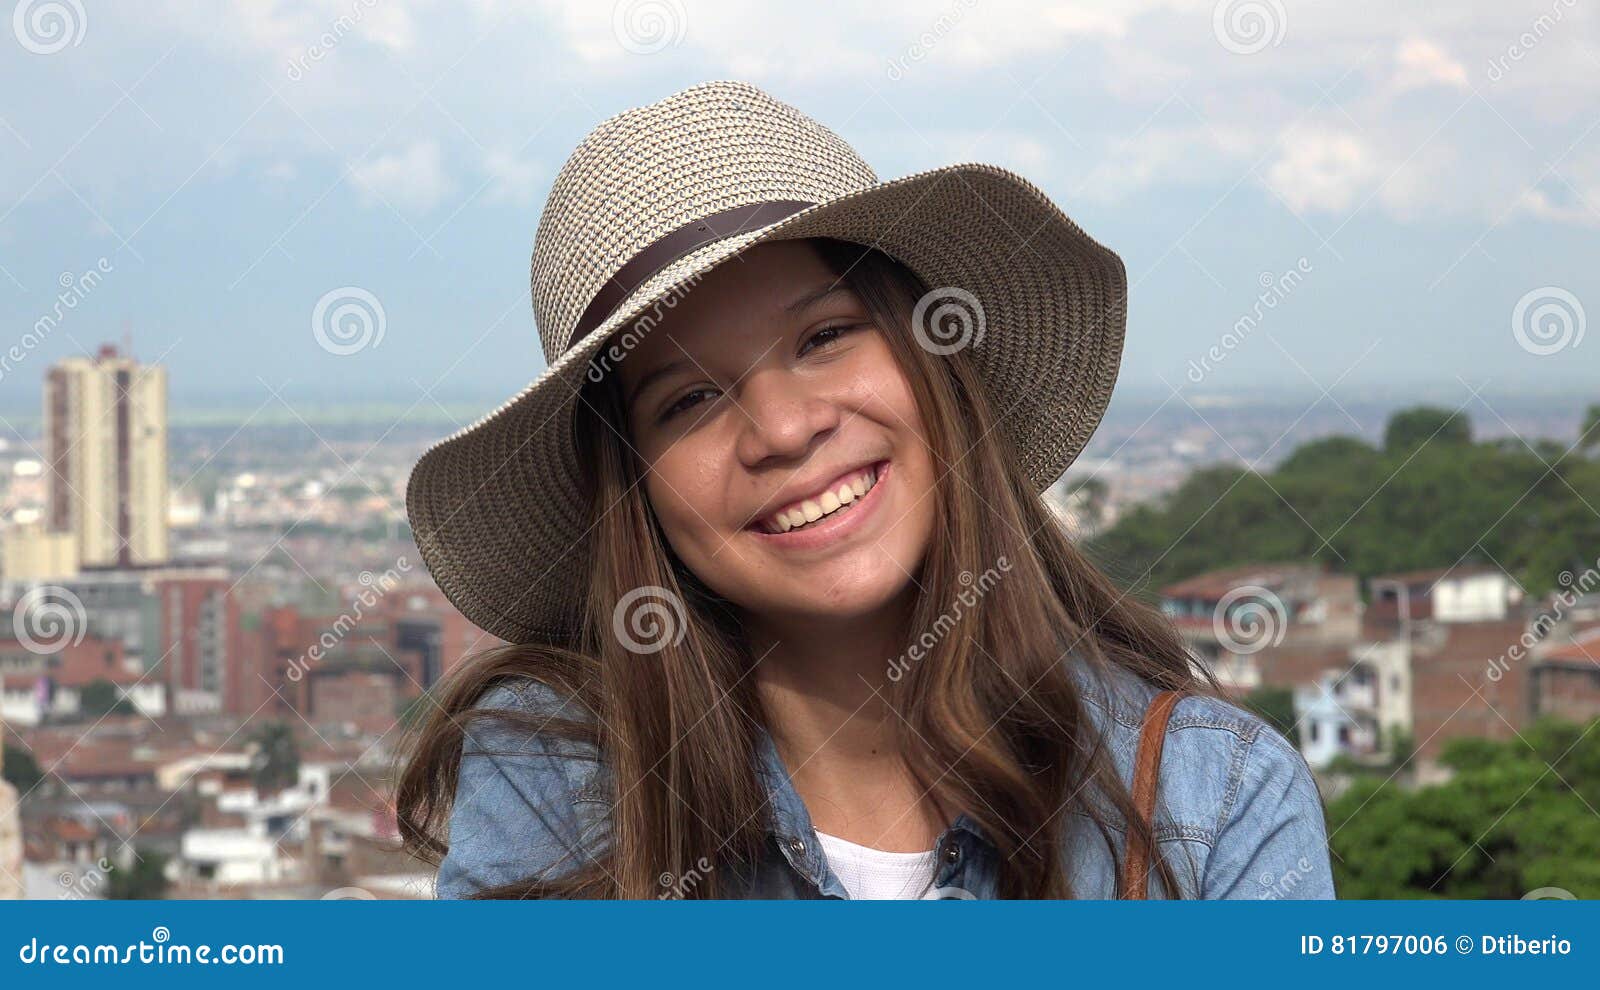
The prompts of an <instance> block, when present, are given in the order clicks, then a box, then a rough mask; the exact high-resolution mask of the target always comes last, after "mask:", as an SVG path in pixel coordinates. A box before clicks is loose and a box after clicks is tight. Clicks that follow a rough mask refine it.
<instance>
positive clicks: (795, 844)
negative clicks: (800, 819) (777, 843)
mask: <svg viewBox="0 0 1600 990" xmlns="http://www.w3.org/2000/svg"><path fill="white" fill-rule="evenodd" d="M789 851H790V852H792V853H794V854H795V855H796V856H804V855H805V854H806V844H805V843H804V842H802V841H800V840H799V839H798V838H794V839H790V840H789Z"/></svg>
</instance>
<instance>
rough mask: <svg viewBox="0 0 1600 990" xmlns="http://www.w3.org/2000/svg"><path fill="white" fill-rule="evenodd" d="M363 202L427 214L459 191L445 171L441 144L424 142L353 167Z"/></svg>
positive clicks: (351, 168) (353, 175)
mask: <svg viewBox="0 0 1600 990" xmlns="http://www.w3.org/2000/svg"><path fill="white" fill-rule="evenodd" d="M350 174H351V176H352V177H353V178H354V179H355V184H356V188H357V189H358V191H359V192H360V195H361V201H362V202H363V203H366V204H368V205H376V204H379V203H388V204H389V205H391V206H393V207H395V208H396V209H401V210H410V211H413V212H417V213H426V212H427V211H429V210H431V209H433V208H434V207H436V206H438V205H439V203H440V202H442V201H443V200H444V199H445V198H446V197H447V196H450V195H452V194H453V193H454V192H455V191H456V185H455V183H454V182H453V181H451V179H450V177H449V176H447V175H446V174H445V172H444V166H443V164H442V163H441V159H440V153H439V146H438V145H437V144H435V143H434V142H432V141H422V142H418V143H417V144H414V145H412V146H411V147H410V148H407V149H406V150H405V151H402V152H397V153H395V154H389V155H383V156H381V157H378V158H374V159H371V160H369V161H365V162H358V163H356V164H354V165H352V166H350Z"/></svg>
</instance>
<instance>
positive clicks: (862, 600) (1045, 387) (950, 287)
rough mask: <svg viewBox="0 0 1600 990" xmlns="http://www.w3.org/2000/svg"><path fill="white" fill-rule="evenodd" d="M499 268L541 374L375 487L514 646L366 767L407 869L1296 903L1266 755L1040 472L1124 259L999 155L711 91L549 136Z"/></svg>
mask: <svg viewBox="0 0 1600 990" xmlns="http://www.w3.org/2000/svg"><path fill="white" fill-rule="evenodd" d="M533 296H534V306H535V315H536V318H537V321H538V325H539V327H540V332H541V337H542V340H543V343H544V348H545V356H546V358H547V360H548V361H549V362H550V369H549V370H548V371H547V372H546V373H545V374H544V375H542V376H541V377H540V378H539V379H538V380H537V381H536V382H534V383H533V384H532V385H530V386H529V387H528V389H526V390H525V391H524V392H523V393H521V394H520V395H519V396H517V397H516V398H515V399H514V400H512V401H511V402H509V403H507V404H506V405H505V406H503V407H502V408H501V409H499V410H497V411H496V412H495V413H493V414H491V415H490V416H489V417H486V418H485V419H484V420H482V421H480V422H479V423H476V424H474V425H473V426H471V427H469V428H468V429H466V430H463V431H461V432H460V433H458V434H456V435H455V436H453V437H451V438H449V439H447V440H446V441H443V442H441V443H440V444H438V445H435V447H433V448H432V449H430V450H429V451H428V452H427V453H426V454H425V455H424V456H423V458H422V459H421V460H420V461H419V463H418V465H417V467H416V470H415V471H414V472H413V474H412V478H411V481H410V484H409V487H408V492H407V507H408V511H409V513H410V516H411V520H412V525H413V529H414V532H415V534H416V538H417V541H418V546H419V548H420V549H421V551H422V555H423V558H424V560H425V562H426V563H427V565H428V568H429V570H430V572H431V573H432V574H433V576H434V578H435V580H436V581H437V582H438V584H439V586H440V587H441V588H442V589H443V590H444V592H445V593H446V594H447V595H448V596H449V597H450V599H451V600H452V601H453V602H454V603H455V604H456V605H457V606H458V607H459V608H460V609H461V611H462V612H463V613H464V614H465V615H466V616H467V617H468V618H470V619H472V620H473V621H474V622H476V623H477V624H478V625H479V626H481V627H483V628H484V629H486V630H488V631H490V632H492V633H494V634H496V635H497V636H500V637H501V638H502V639H504V640H506V642H507V644H508V645H505V646H500V647H495V648H492V649H488V650H485V651H483V652H481V653H478V654H475V655H473V656H471V657H469V658H468V659H467V661H466V662H464V663H463V664H462V665H461V666H460V667H458V668H457V669H456V670H454V671H453V672H452V673H451V674H450V675H449V676H448V677H447V678H446V679H445V681H443V682H442V683H441V684H440V685H438V686H436V688H435V690H434V692H433V701H434V702H435V705H433V706H432V714H431V716H430V717H429V718H427V719H426V720H425V723H424V724H423V725H422V727H421V729H420V731H419V733H418V736H417V738H416V741H415V746H414V748H413V749H412V750H411V753H410V757H409V761H408V762H407V764H406V765H405V767H404V770H403V773H402V776H401V780H400V785H399V789H398V794H397V804H398V815H399V823H400V829H401V833H402V836H403V837H404V839H405V841H406V844H407V846H408V848H409V849H410V850H411V851H413V852H414V853H415V854H417V855H418V856H421V857H422V858H424V859H427V860H429V861H431V862H435V863H437V864H438V865H439V876H438V890H439V894H440V896H445V897H467V896H476V897H493V896H509V897H528V896H541V897H628V898H652V897H782V898H815V897H836V898H863V897H873V898H879V897H923V898H929V897H978V898H993V897H1006V898H1048V897H1138V896H1146V895H1147V894H1150V895H1159V896H1167V897H1191V898H1192V897H1201V898H1223V897H1285V896H1293V897H1329V896H1332V893H1333V890H1332V882H1331V878H1330V873H1329V868H1328V858H1327V848H1326V838H1325V833H1324V827H1323V819H1322V810H1321V804H1320V800H1319V798H1318V795H1317V791H1316V787H1315V784H1314V783H1313V781H1312V779H1311V776H1310V773H1309V771H1308V770H1307V768H1306V766H1305V763H1304V761H1303V760H1301V758H1300V757H1299V754H1298V753H1297V752H1296V751H1295V750H1294V748H1293V747H1292V746H1290V745H1289V744H1288V743H1287V742H1286V741H1285V740H1284V739H1283V738H1282V737H1280V736H1279V735H1278V734H1277V733H1275V732H1274V731H1273V730H1272V729H1270V728H1269V727H1267V726H1266V725H1265V724H1264V723H1263V722H1262V721H1261V720H1260V719H1258V718H1256V717H1254V716H1253V715H1250V714H1248V713H1246V712H1245V711H1243V710H1241V709H1239V708H1237V707H1235V706H1233V705H1232V704H1229V703H1228V702H1226V701H1224V700H1222V699H1220V698H1219V697H1216V696H1215V695H1216V692H1215V685H1214V684H1213V683H1212V682H1211V681H1210V678H1209V676H1208V675H1207V674H1205V673H1204V671H1202V670H1199V669H1197V667H1196V666H1195V664H1194V663H1193V661H1192V660H1191V657H1190V655H1189V653H1188V651H1187V650H1186V648H1185V647H1184V644H1183V642H1182V640H1181V638H1180V637H1179V636H1178V634H1177V633H1176V631H1175V630H1174V629H1173V628H1172V626H1171V624H1170V623H1169V622H1168V621H1167V620H1166V619H1165V618H1164V617H1163V616H1161V615H1160V614H1159V613H1158V612H1156V611H1154V610H1152V609H1150V608H1149V607H1148V606H1146V605H1144V604H1142V603H1140V602H1138V601H1136V600H1134V599H1132V598H1129V597H1128V596H1127V595H1126V593H1124V592H1123V591H1121V590H1119V589H1118V588H1117V586H1116V585H1115V584H1113V583H1112V582H1111V581H1110V580H1109V579H1108V578H1107V577H1105V576H1104V575H1103V574H1101V573H1100V572H1099V571H1098V570H1097V569H1096V568H1095V567H1094V565H1093V564H1092V563H1091V562H1090V561H1089V560H1088V559H1087V558H1086V557H1085V556H1084V555H1083V554H1082V553H1081V552H1080V551H1079V550H1078V549H1077V548H1076V547H1075V546H1074V545H1073V543H1072V541H1071V540H1070V539H1069V538H1068V536H1067V535H1066V534H1065V533H1064V532H1063V531H1062V530H1061V529H1060V527H1059V524H1058V523H1057V522H1056V521H1055V520H1054V518H1053V516H1052V515H1051V514H1050V512H1049V511H1048V510H1047V509H1046V507H1045V506H1044V505H1043V504H1042V502H1041V501H1040V498H1039V493H1040V492H1041V491H1042V490H1043V489H1044V488H1045V487H1046V486H1048V485H1049V484H1050V482H1052V481H1053V480H1055V479H1056V478H1057V477H1059V476H1060V474H1061V473H1062V471H1063V470H1064V469H1065V468H1066V467H1067V466H1068V465H1069V464H1070V463H1071V462H1072V460H1073V459H1074V458H1075V457H1076V456H1077V454H1078V452H1079V451H1080V450H1081V449H1082V447H1083V445H1084V443H1085V442H1087V440H1088V437H1089V435H1090V433H1091V432H1092V431H1093V429H1094V427H1095V425H1096V424H1097V423H1098V421H1099V419H1100V416H1101V414H1102V413H1103V412H1104V408H1105V404H1106V402H1107V401H1108V400H1109V396H1110V390H1111V385H1112V383H1113V382H1114V380H1115V377H1116V373H1117V368H1118V365H1119V362H1120V356H1121V342H1122V333H1123V328H1124V323H1125V312H1126V306H1125V304H1126V281H1125V276H1124V272H1123V266H1122V263H1121V261H1120V259H1118V258H1117V257H1116V255H1115V254H1113V253H1112V252H1111V251H1109V250H1107V249H1106V248H1104V247H1103V246H1101V245H1099V244H1098V243H1096V242H1095V241H1093V240H1092V239H1091V238H1089V237H1088V236H1087V235H1086V234H1084V233H1083V232H1082V231H1081V230H1080V229H1079V228H1078V227H1077V226H1076V225H1075V224H1073V223H1072V221H1071V220H1069V219H1068V218H1067V217H1065V216H1064V215H1063V214H1062V213H1061V212H1060V211H1059V209H1057V208H1056V207H1055V206H1054V205H1053V204H1052V203H1051V202H1050V201H1049V200H1048V199H1047V198H1046V197H1045V196H1044V194H1043V193H1041V192H1039V190H1037V189H1036V188H1035V187H1033V186H1032V185H1031V184H1029V183H1028V182H1027V181H1026V180H1025V179H1022V178H1021V177H1019V176H1016V175H1014V174H1012V173H1010V172H1007V171H1005V170H1003V169H999V168H996V167H994V166H989V165H957V166H950V167H947V168H944V169H937V170H934V171H931V172H924V173H918V174H917V175H913V176H909V177H907V178H904V179H901V180H897V181H894V182H887V183H880V182H879V181H878V180H877V179H876V176H875V175H874V173H873V172H872V170H871V169H870V168H869V167H868V166H867V165H866V164H865V163H864V162H863V161H862V160H861V159H860V158H859V156H857V155H856V154H855V152H854V151H853V150H852V149H851V148H850V147H849V146H848V145H847V144H845V143H844V142H843V141H842V140H841V139H840V138H839V137H838V136H837V135H835V134H833V133H832V132H831V131H829V130H827V129H826V128H824V127H822V126H821V125H820V124H818V123H816V122H815V121H813V120H811V119H810V118H808V117H806V116H804V115H803V114H801V113H800V112H799V111H797V110H796V109H794V108H793V107H791V106H788V105H787V104H784V103H781V102H779V101H777V100H774V99H773V98H772V97H770V96H768V95H767V94H766V93H764V92H762V91H761V90H759V89H757V88H755V87H753V86H750V85H748V84H745V83H738V82H713V83H706V84H702V85H699V86H695V87H692V88H690V89H688V90H684V91H682V92H680V93H678V94H675V95H674V96H672V97H669V98H667V99H666V100H663V101H661V102H659V103H655V104H651V105H649V106H646V107H641V108H637V109H634V110H630V111H628V112H626V113H623V114H620V115H618V116H616V117H613V118H610V119H609V120H607V121H605V122H603V123H602V124H601V125H599V127H597V128H596V129H595V131H593V132H592V133H591V134H590V135H589V136H588V137H587V138H586V139H585V140H584V142H583V143H581V144H580V145H579V147H578V148H577V150H575V151H574V152H573V155H572V157H571V158H569V160H568V162H567V164H566V166H565V167H564V168H563V170H562V172H561V174H560V175H559V176H558V177H557V179H556V181H555V183H554V186H553V188H552V191H551V194H550V198H549V200H548V202H547V204H546V207H545V211H544V214H543V215H542V216H541V219H540V223H539V232H538V235H537V237H536V239H535V245H534V263H533Z"/></svg>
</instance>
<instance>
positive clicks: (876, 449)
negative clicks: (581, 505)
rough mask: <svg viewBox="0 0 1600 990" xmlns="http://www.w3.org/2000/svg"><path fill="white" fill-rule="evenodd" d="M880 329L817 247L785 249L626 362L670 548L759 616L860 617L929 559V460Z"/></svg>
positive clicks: (664, 324) (650, 482) (705, 299)
mask: <svg viewBox="0 0 1600 990" xmlns="http://www.w3.org/2000/svg"><path fill="white" fill-rule="evenodd" d="M885 332H886V331H884V330H882V329H880V328H878V327H877V326H875V325H874V324H873V323H872V322H871V321H870V317H869V316H868V313H867V309H866V307H865V306H864V305H863V304H862V302H861V300H860V299H858V298H857V297H856V295H855V293H853V292H852V291H851V290H850V289H849V287H848V285H847V284H846V283H845V282H843V281H842V280H840V279H838V278H837V277H836V276H835V275H834V274H833V272H832V271H831V270H830V269H829V268H828V267H827V266H826V265H825V264H824V263H823V261H822V259H821V258H820V257H819V256H818V255H817V254H816V253H815V251H814V250H813V249H812V248H811V247H810V246H809V245H808V244H806V243H805V242H803V241H775V242H772V243H768V244H762V245H757V246H756V247H755V248H753V249H751V250H750V251H748V252H746V253H744V254H743V255H741V256H740V257H739V258H736V259H733V260H730V261H729V262H727V263H725V264H722V265H720V266H718V267H717V268H715V269H713V270H712V271H711V272H710V273H708V274H707V275H706V277H705V278H704V279H703V280H702V281H701V282H700V283H699V284H697V285H695V286H693V287H692V288H691V289H690V290H689V291H688V293H687V294H686V295H684V296H683V297H682V298H680V299H679V300H678V302H677V304H676V306H675V307H674V308H672V309H670V310H665V318H664V319H663V320H662V321H661V322H659V323H658V324H657V325H656V326H655V328H654V329H652V330H650V331H648V333H647V335H646V336H645V337H644V339H643V340H642V341H641V342H640V343H638V344H637V345H636V346H635V347H634V349H633V350H632V351H631V352H628V353H627V354H626V355H625V356H624V357H623V358H622V360H621V362H620V363H619V364H616V365H615V367H616V368H617V372H618V374H620V376H621V378H620V384H621V387H622V394H623V396H624V402H625V407H626V409H627V416H628V426H629V429H630V431H631V434H632V435H631V437H630V438H629V439H630V442H631V443H632V445H633V447H634V449H635V451H636V452H637V453H638V455H639V457H640V459H641V460H642V461H643V463H644V465H645V467H646V469H647V471H646V474H645V481H644V485H645V491H646V494H647V495H648V497H649V499H650V504H651V506H652V507H653V508H654V510H655V514H656V517H657V518H658V519H659V520H660V523H661V528H662V530H663V531H664V532H665V534H666V537H667V540H668V542H670V543H671V545H672V549H673V551H674V552H676V553H677V555H678V556H679V558H680V559H681V560H682V561H683V562H684V563H685V564H686V565H687V566H688V567H689V568H690V569H691V570H692V571H694V573H695V574H696V575H697V576H698V577H699V578H700V580H702V581H704V582H705V584H706V585H707V586H708V587H709V588H711V589H712V590H713V591H715V592H716V593H718V594H720V595H721V596H723V597H724V598H726V599H728V600H729V601H731V602H733V603H734V604H736V605H738V606H740V607H742V608H744V609H746V610H748V611H750V612H751V613H753V614H754V615H755V616H756V617H760V618H765V619H768V620H776V621H784V620H787V621H789V622H793V621H794V620H796V619H819V618H855V617H861V616H866V615H869V614H871V613H873V612H875V611H877V610H880V609H883V608H884V607H885V606H887V605H889V604H890V603H891V602H893V600H894V599H896V597H897V596H898V595H900V593H902V592H903V591H905V590H906V588H907V585H908V584H909V583H910V581H911V576H912V575H913V574H914V573H916V570H917V567H918V566H919V565H920V564H921V562H922V557H923V554H924V552H925V551H926V549H927V546H928V541H929V536H930V533H931V532H932V529H933V519H934V510H935V505H934V493H933V485H934V476H933V466H932V458H931V456H930V454H929V451H928V446H927V443H926V442H925V439H924V433H923V426H922V421H921V417H920V415H919V414H918V411H917V406H916V402H915V401H914V399H913V396H912V392H911V388H910V385H909V383H908V382H907V380H906V376H905V374H904V372H902V371H901V369H900V366H899V364H898V363H897V362H896V361H895V359H894V357H893V355H892V353H891V351H890V348H889V344H888V341H887V340H886V339H885V337H884V333H885Z"/></svg>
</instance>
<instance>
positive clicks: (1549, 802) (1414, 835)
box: [1328, 722, 1600, 899]
mask: <svg viewBox="0 0 1600 990" xmlns="http://www.w3.org/2000/svg"><path fill="white" fill-rule="evenodd" d="M1593 728H1595V727H1594V726H1590V727H1589V729H1590V730H1592V729H1593ZM1440 762H1441V763H1443V764H1444V765H1445V766H1447V767H1449V768H1450V769H1451V771H1452V776H1451V778H1450V780H1449V781H1448V782H1446V783H1444V784H1440V785H1437V786H1433V787H1425V788H1420V789H1416V790H1407V789H1404V788H1402V787H1399V786H1397V785H1396V784H1395V783H1394V782H1392V781H1391V780H1389V779H1388V778H1387V777H1386V776H1375V775H1374V776H1366V777H1362V778H1358V779H1357V780H1356V781H1355V782H1353V783H1352V785H1351V786H1350V788H1349V789H1348V790H1347V791H1345V792H1344V793H1343V794H1341V795H1340V796H1339V797H1338V798H1337V799H1336V800H1334V801H1333V802H1332V803H1331V804H1330V805H1329V806H1328V832H1329V843H1330V846H1331V848H1332V850H1333V852H1334V857H1333V861H1334V876H1335V884H1336V885H1337V888H1338V892H1339V896H1340V897H1344V898H1384V899H1390V898H1406V899H1411V898H1519V897H1522V896H1523V895H1524V894H1527V893H1529V892H1530V891H1533V890H1537V889H1539V888H1541V887H1559V888H1561V889H1563V890H1567V891H1570V892H1571V893H1572V894H1573V895H1575V896H1577V897H1580V898H1600V817H1596V816H1595V814H1594V813H1593V811H1591V810H1590V809H1591V807H1593V806H1594V803H1595V802H1596V801H1600V734H1595V733H1593V732H1592V731H1586V730H1585V729H1584V728H1583V727H1581V726H1576V725H1571V724H1568V723H1561V722H1541V723H1539V724H1537V725H1535V726H1533V727H1532V728H1530V729H1528V730H1527V731H1525V732H1524V733H1523V734H1522V736H1521V738H1519V739H1514V740H1511V741H1509V742H1493V741H1489V740H1484V739H1460V740H1453V741H1452V742H1451V743H1449V744H1448V745H1447V746H1446V748H1445V751H1444V753H1443V755H1442V756H1441V758H1440Z"/></svg>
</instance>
